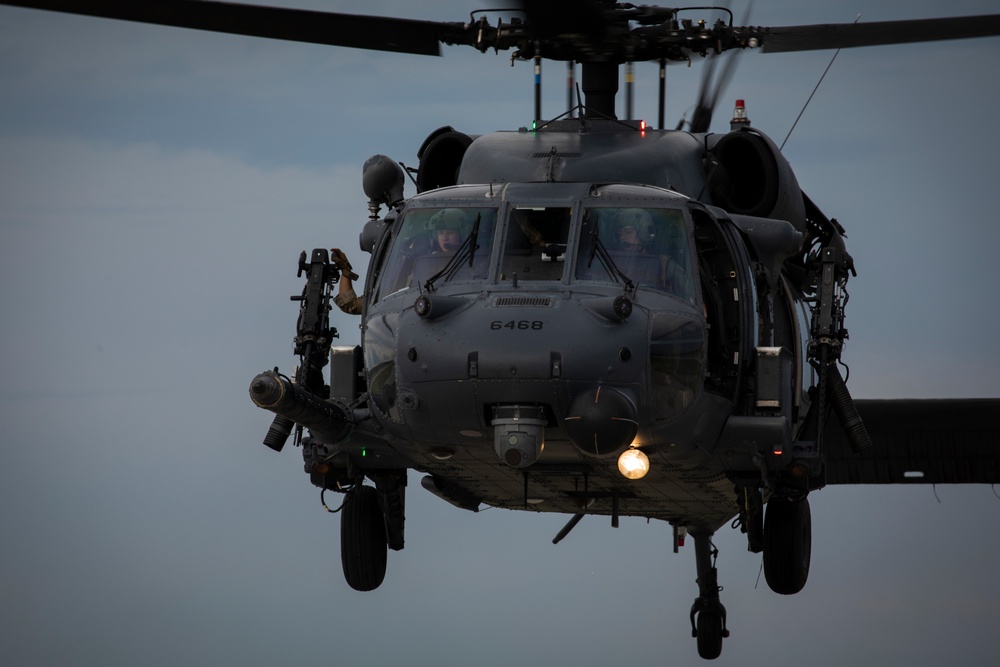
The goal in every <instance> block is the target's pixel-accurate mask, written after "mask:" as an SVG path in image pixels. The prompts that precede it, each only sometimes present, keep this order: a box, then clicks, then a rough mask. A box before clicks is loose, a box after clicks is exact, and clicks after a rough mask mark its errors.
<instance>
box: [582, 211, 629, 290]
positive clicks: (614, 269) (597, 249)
mask: <svg viewBox="0 0 1000 667" xmlns="http://www.w3.org/2000/svg"><path fill="white" fill-rule="evenodd" d="M595 255H596V256H597V259H599V260H600V261H601V266H602V267H604V270H605V271H607V272H608V275H609V276H611V277H612V278H614V279H615V281H616V282H617V281H618V280H619V278H620V279H621V281H622V282H624V283H625V289H626V290H627V291H634V290H635V283H633V282H632V279H631V278H629V277H628V276H626V275H625V272H624V271H622V270H621V269H620V268H619V267H618V265H617V264H615V260H614V259H612V257H611V253H610V252H608V248H607V246H605V245H604V241H602V240H601V237H600V236H599V235H598V233H597V220H594V221H593V222H592V223H591V229H590V257H588V258H587V268H588V269H589V268H590V266H591V265H592V264H593V263H594V256H595Z"/></svg>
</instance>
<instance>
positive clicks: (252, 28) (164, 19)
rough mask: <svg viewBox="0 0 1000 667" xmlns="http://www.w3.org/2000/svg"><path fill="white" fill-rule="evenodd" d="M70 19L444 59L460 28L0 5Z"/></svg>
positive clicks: (139, 3)
mask: <svg viewBox="0 0 1000 667" xmlns="http://www.w3.org/2000/svg"><path fill="white" fill-rule="evenodd" d="M0 4H3V5H13V6H16V7H28V8H31V9H46V10H50V11H55V12H64V13H68V14H82V15H84V16H97V17H101V18H110V19H121V20H124V21H135V22H138V23H153V24H156V25H166V26H173V27H178V28H193V29H196V30H209V31H212V32H222V33H229V34H234V35H249V36H251V37H266V38H269V39H283V40H289V41H293V42H306V43H311V44H327V45H331V46H348V47H353V48H357V49H370V50H375V51H395V52H398V53H414V54H418V55H428V56H438V55H441V49H440V43H441V42H442V41H446V42H450V41H453V40H456V41H457V38H458V36H459V35H461V34H463V32H464V30H463V24H461V23H438V22H434V21H417V20H411V19H396V18H385V17H381V16H363V15H357V14H336V13H332V12H317V11H310V10H305V9H287V8H280V7H264V6H260V5H247V4H239V3H233V2H216V1H214V0H0Z"/></svg>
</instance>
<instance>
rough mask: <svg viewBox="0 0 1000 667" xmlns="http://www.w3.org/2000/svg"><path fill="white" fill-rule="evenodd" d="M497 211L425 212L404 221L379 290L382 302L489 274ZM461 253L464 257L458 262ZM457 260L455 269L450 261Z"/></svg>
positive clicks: (411, 212)
mask: <svg viewBox="0 0 1000 667" xmlns="http://www.w3.org/2000/svg"><path fill="white" fill-rule="evenodd" d="M496 218H497V212H496V209H495V208H420V209H410V210H408V211H406V212H405V213H403V215H402V216H400V219H399V220H398V221H397V223H396V231H395V234H394V237H393V239H392V247H391V249H390V250H389V254H388V257H387V258H386V260H385V266H384V268H383V270H382V279H381V282H380V284H379V286H378V288H377V289H378V295H379V298H381V297H384V296H388V295H390V294H394V293H395V292H398V291H400V290H404V289H408V288H410V287H417V286H418V285H423V284H424V283H426V281H427V280H429V279H431V278H432V277H434V276H435V275H437V274H439V273H440V272H441V271H442V270H443V269H445V268H446V267H447V268H448V271H447V272H446V273H445V274H442V276H440V277H438V278H437V280H438V281H441V280H444V281H447V280H456V281H457V280H481V279H485V278H486V276H487V275H488V273H489V268H490V255H491V254H492V249H493V232H494V230H495V228H496ZM456 253H459V254H461V258H460V259H461V260H462V261H460V262H459V261H457V259H458V258H456V257H455V255H456ZM452 259H456V261H455V262H454V264H453V266H451V267H448V263H449V261H451V260H452Z"/></svg>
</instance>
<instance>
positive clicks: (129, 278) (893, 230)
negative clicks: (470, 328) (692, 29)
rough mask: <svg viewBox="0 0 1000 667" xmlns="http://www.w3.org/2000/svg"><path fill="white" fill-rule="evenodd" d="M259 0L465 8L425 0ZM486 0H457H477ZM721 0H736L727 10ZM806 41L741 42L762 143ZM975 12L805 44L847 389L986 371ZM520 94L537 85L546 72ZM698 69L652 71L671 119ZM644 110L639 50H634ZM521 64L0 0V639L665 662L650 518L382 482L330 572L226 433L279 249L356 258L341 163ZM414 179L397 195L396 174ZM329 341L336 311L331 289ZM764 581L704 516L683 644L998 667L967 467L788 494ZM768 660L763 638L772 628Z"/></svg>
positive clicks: (253, 453)
mask: <svg viewBox="0 0 1000 667" xmlns="http://www.w3.org/2000/svg"><path fill="white" fill-rule="evenodd" d="M274 4H287V5H291V6H300V7H310V8H328V9H331V10H335V11H344V12H351V13H364V14H379V15H387V16H404V17H407V18H426V19H433V20H463V19H464V18H465V17H466V16H467V15H468V11H469V10H470V9H473V8H474V7H475V6H474V5H471V4H468V3H467V2H461V1H459V0H449V1H447V2H437V3H433V6H431V7H429V8H427V9H425V10H421V11H419V12H418V10H417V5H416V4H414V3H406V2H402V1H401V0H368V1H367V2H361V1H350V2H322V1H320V0H313V1H311V2H310V1H309V0H296V1H294V2H287V3H278V2H276V3H274ZM487 4H489V3H487ZM996 10H997V5H996V2H995V1H994V2H988V1H983V0H953V1H952V2H950V3H947V4H944V5H942V3H934V2H925V1H923V0H921V1H918V2H913V1H904V0H892V1H889V0H877V1H876V0H853V1H852V2H847V1H845V0H831V1H828V2H825V3H822V6H820V7H815V8H814V7H812V6H810V7H809V8H805V7H803V6H802V3H798V2H793V1H792V0H758V1H757V2H756V3H755V6H754V9H753V15H752V17H751V22H752V23H754V24H759V25H797V24H807V23H825V22H850V21H853V20H854V18H855V16H856V15H857V14H858V13H859V12H860V13H861V16H862V18H861V20H862V21H878V20H889V19H897V18H928V17H934V16H938V15H941V14H944V13H949V14H953V15H972V14H982V13H988V12H991V11H996ZM742 11H743V7H742V3H741V4H738V5H737V6H736V13H737V15H738V16H739V15H740V14H741V13H742ZM831 56H832V53H829V52H817V53H808V54H790V55H782V54H769V55H764V54H756V53H752V54H747V55H746V57H745V58H743V59H742V60H741V62H740V68H739V71H738V73H737V76H736V79H735V81H734V83H733V84H732V86H731V87H730V88H729V92H728V93H727V95H726V97H725V98H724V99H725V100H726V102H725V103H724V104H723V105H722V106H723V108H722V109H721V110H720V112H719V113H718V114H717V116H716V122H715V129H717V130H719V131H723V130H725V129H727V127H728V124H727V116H728V113H729V107H730V105H731V100H734V99H735V98H736V97H741V98H744V99H746V101H747V108H748V112H749V115H750V118H751V119H752V121H753V122H754V124H755V125H756V126H758V127H759V128H761V129H763V130H764V131H765V132H767V133H769V134H770V135H771V136H772V137H774V138H775V139H776V141H778V142H779V143H780V142H781V140H782V139H784V137H785V135H786V133H787V132H788V129H789V128H790V127H791V125H792V122H793V121H794V119H795V117H796V115H797V114H798V112H799V110H800V109H801V107H802V105H803V103H804V102H805V100H806V98H807V97H808V96H809V93H810V91H811V90H812V88H813V86H814V85H815V83H816V81H817V79H818V78H819V76H820V74H821V73H822V71H823V69H824V68H825V67H826V64H827V62H828V61H829V58H830V57H831ZM998 65H1000V39H998V38H989V39H979V40H968V41H963V42H941V43H935V44H925V45H911V46H896V47H878V48H866V49H857V50H853V51H844V52H842V53H841V54H840V56H839V57H838V59H837V61H836V63H835V64H834V66H833V68H832V70H831V71H830V73H829V75H828V76H827V77H826V80H825V82H824V83H823V85H822V87H821V88H820V89H819V92H818V93H817V95H816V97H815V98H814V99H813V101H812V103H811V105H810V107H809V109H808V110H807V111H806V113H805V115H804V117H803V119H802V120H801V121H800V122H799V124H798V127H797V128H796V130H795V132H794V133H793V134H792V136H791V138H790V139H789V141H788V144H787V146H786V149H785V153H786V155H787V156H788V158H789V160H790V161H791V163H792V166H793V168H794V169H795V170H796V173H797V175H798V178H799V181H800V183H801V184H802V186H803V188H804V189H805V190H806V191H807V192H808V193H809V194H810V196H811V197H812V198H813V200H814V201H816V202H817V204H818V205H819V206H820V207H821V208H823V210H824V211H825V212H826V213H827V214H828V215H830V216H834V217H837V218H838V219H839V220H841V222H842V223H843V224H844V226H845V227H846V228H847V230H848V247H849V250H850V252H851V253H852V254H853V255H854V258H855V260H856V263H857V266H858V272H859V274H860V275H859V277H858V278H857V279H855V280H852V281H851V284H850V292H851V299H850V303H849V305H848V310H847V322H848V327H849V328H850V332H851V339H850V342H849V345H848V350H847V354H846V360H847V362H848V364H849V365H850V366H851V368H852V373H851V381H850V387H851V389H852V392H853V393H854V395H855V396H856V397H863V398H879V397H996V396H1000V353H998V352H997V350H996V347H995V337H996V332H997V330H998V325H1000V316H998V315H1000V306H998V305H997V304H998V300H997V297H996V295H995V294H994V290H995V286H996V285H998V284H1000V261H998V259H997V254H996V253H997V249H998V248H1000V225H998V223H997V212H996V208H997V203H996V202H997V197H996V192H997V182H998V176H1000V168H998V167H997V157H996V156H997V155H998V154H1000V134H998V133H997V131H996V124H997V109H1000V88H998V87H997V85H996V74H995V71H996V67H997V66H998ZM547 71H548V72H549V73H550V78H548V79H547V87H546V98H545V105H544V110H543V111H544V114H543V115H546V116H552V115H556V114H558V113H561V112H562V111H563V110H564V109H563V106H564V102H563V92H562V81H563V69H562V67H561V66H559V65H556V64H552V65H550V66H549V67H548V70H547ZM699 74H700V66H699V65H698V64H697V63H696V64H695V66H693V67H691V68H687V67H685V66H676V67H672V68H670V70H669V73H668V95H669V99H668V106H667V117H668V123H669V124H670V125H671V126H672V125H674V124H675V123H676V121H677V119H679V118H680V117H681V116H682V115H683V114H685V113H687V114H688V115H690V111H691V105H692V104H693V102H694V99H695V95H696V90H697V85H698V78H699ZM637 76H638V81H639V85H640V87H644V90H642V91H640V93H639V94H638V97H637V109H638V111H639V114H640V115H642V116H644V117H645V118H647V119H649V120H653V119H655V116H656V105H655V99H654V94H655V81H656V69H655V67H654V66H645V67H642V66H640V67H639V68H638V75H637ZM531 113H532V98H531V68H530V66H529V65H527V64H519V65H517V66H516V67H514V68H511V67H510V66H509V62H508V58H507V57H506V56H505V55H503V54H501V55H499V56H494V55H492V54H488V55H483V56H480V55H479V54H477V53H476V52H475V51H471V50H468V49H465V50H460V49H446V51H445V55H444V57H443V58H429V57H419V56H403V55H393V54H377V53H365V52H362V51H358V50H351V49H334V48H325V47H319V46H308V45H296V44H287V43H276V42H267V41H264V40H255V39H251V38H239V37H232V36H221V35H212V34H208V33H199V32H193V31H183V30H174V29H169V28H158V27H153V26H138V25H129V24H123V23H118V22H111V21H102V20H98V19H88V18H79V17H66V16H59V15H54V14H48V13H43V12H34V11H28V10H20V9H11V8H2V9H0V343H2V347H0V363H2V366H0V368H2V370H3V373H2V376H0V377H2V384H0V429H2V431H0V433H2V436H0V437H2V439H0V442H2V445H3V446H2V450H0V451H2V453H0V529H2V534H3V541H2V544H3V546H2V551H0V553H2V557H0V655H2V656H3V661H4V663H5V664H11V665H37V664H52V665H70V664H72V665H113V666H118V665H139V664H141V665H174V664H191V665H208V664H213V665H214V664H242V665H266V664H275V663H284V664H293V665H299V664H301V665H307V664H308V665H316V664H345V665H356V664H363V663H364V664H376V665H404V664H429V663H431V662H432V661H433V664H438V665H447V666H450V665H469V664H477V665H510V664H524V665H542V664H581V665H597V664H608V663H618V662H627V663H629V664H633V665H660V664H665V663H668V662H670V663H674V664H691V663H695V662H697V661H698V659H697V653H696V649H695V642H694V641H693V640H692V639H691V637H690V626H689V625H688V611H689V609H690V605H691V602H692V601H693V599H694V597H695V596H696V594H697V587H696V585H695V582H694V579H695V572H694V552H693V548H692V547H690V546H689V547H686V548H684V549H683V550H682V551H681V553H680V554H678V555H675V554H673V553H672V552H671V549H670V530H669V527H668V526H665V525H658V524H648V525H647V524H646V523H645V522H643V521H640V520H623V521H622V525H621V527H620V528H619V529H617V530H614V529H612V528H611V527H610V525H609V522H607V521H605V520H602V519H597V518H593V519H587V520H584V521H583V522H582V523H581V524H580V526H579V527H578V528H577V529H576V530H575V531H574V532H573V533H572V535H571V536H570V537H568V538H567V539H566V540H564V541H563V542H562V543H560V544H559V545H558V546H553V545H552V544H551V543H550V540H551V538H552V537H553V536H554V535H555V533H556V532H557V531H558V530H559V528H560V527H561V526H562V524H563V523H564V519H565V517H560V516H549V515H536V514H527V513H513V512H506V511H503V510H488V511H485V512H482V513H480V514H472V513H468V512H463V511H461V510H458V509H455V508H453V507H452V506H450V505H448V504H446V503H444V502H442V501H440V500H438V499H437V498H435V497H433V496H431V495H430V494H427V493H425V492H424V491H423V490H422V489H421V488H420V486H419V484H417V483H416V479H415V478H414V477H412V476H411V486H410V493H409V497H408V505H409V506H408V513H407V546H406V549H405V550H404V551H402V552H393V553H391V554H390V558H389V572H388V575H387V577H386V581H385V583H384V584H383V586H382V587H381V588H380V589H379V590H377V591H375V592H372V593H368V594H361V593H357V592H355V591H353V590H351V589H349V588H348V587H347V585H346V584H345V583H344V582H343V577H342V574H341V571H340V558H339V519H338V517H336V516H332V515H328V514H327V513H326V512H325V511H324V510H323V508H322V507H321V505H320V501H319V493H318V491H317V490H316V489H314V487H312V486H311V485H309V483H308V481H307V479H306V478H305V476H304V475H303V474H302V472H301V459H300V458H299V456H298V452H297V451H296V450H294V449H293V448H291V447H289V448H286V450H285V451H284V452H282V453H281V454H276V453H274V452H272V451H270V450H268V449H267V448H266V447H264V446H263V445H262V444H261V439H262V437H263V436H264V434H265V432H266V430H267V426H268V424H269V423H270V418H269V416H268V414H267V413H264V412H262V411H260V410H258V409H256V408H254V407H253V405H252V404H251V403H250V400H249V398H248V397H247V385H248V384H249V381H250V379H251V378H252V377H253V376H254V375H255V374H256V373H257V372H259V371H261V370H264V369H267V368H270V367H273V366H275V365H278V366H280V367H281V368H282V369H289V368H290V367H291V366H292V364H293V363H294V358H293V356H292V351H291V338H292V336H293V334H294V325H295V317H296V305H295V304H293V303H291V302H290V301H289V300H288V297H289V296H290V295H291V294H293V293H298V292H299V290H300V289H301V286H300V283H299V281H298V280H297V279H296V277H295V262H296V260H297V257H298V253H299V251H300V250H303V249H311V248H313V247H324V246H325V247H329V246H331V245H340V246H342V247H345V248H348V249H353V250H351V253H350V254H351V256H352V257H354V258H356V260H357V261H356V262H355V264H356V265H363V263H364V262H363V257H364V256H363V255H362V254H361V253H360V252H359V251H358V250H357V242H356V239H357V234H358V232H359V231H360V229H361V226H362V224H363V222H364V220H365V219H366V216H367V211H366V209H365V202H366V198H365V196H364V194H363V193H362V191H361V178H360V176H361V164H362V163H363V161H364V159H365V158H367V157H368V156H369V155H372V154H375V153H384V154H387V155H390V156H392V157H394V158H396V159H398V160H401V161H403V162H405V163H407V164H411V163H412V164H416V158H415V153H416V151H417V149H418V148H419V146H420V144H421V142H422V140H423V138H424V137H425V136H426V135H427V134H428V133H429V132H431V131H432V130H434V129H435V128H437V127H439V126H442V125H452V126H454V127H455V128H457V129H460V130H463V131H465V132H468V133H470V134H480V133H484V132H487V131H490V130H492V129H513V128H516V127H517V126H520V125H523V124H526V123H528V122H530V119H531ZM408 194H412V189H409V190H408ZM335 324H336V325H337V326H338V327H339V329H340V332H341V342H342V343H344V344H354V343H357V342H358V339H359V335H358V329H357V324H358V320H357V319H356V318H350V317H347V316H338V317H337V319H336V322H335ZM811 500H812V511H813V526H814V528H813V532H814V542H813V567H812V573H811V575H810V580H809V583H808V584H807V586H806V589H805V590H804V591H803V592H802V593H800V594H799V595H796V596H793V597H788V598H786V597H782V596H778V595H775V594H774V593H771V592H770V591H769V590H768V589H767V586H766V584H764V583H763V581H760V583H759V584H758V581H757V580H758V572H759V570H760V557H759V556H757V555H754V554H749V553H747V552H746V550H745V541H744V540H743V539H742V536H741V535H739V534H738V533H737V532H736V531H732V530H729V529H723V530H722V531H720V532H719V534H718V535H717V536H716V544H717V546H718V547H719V549H720V551H721V554H720V556H719V560H718V567H719V569H720V576H719V579H720V583H721V585H723V586H724V587H725V590H724V591H723V592H722V600H723V603H724V604H725V605H726V607H727V609H728V610H729V625H730V629H731V631H732V636H731V637H730V638H729V639H728V640H727V641H726V643H725V646H724V649H723V655H722V658H721V659H720V660H719V661H718V664H739V665H772V664H785V663H789V662H791V660H796V661H802V662H805V663H806V664H811V665H814V664H816V665H842V664H845V663H847V662H849V661H853V662H860V663H862V664H873V663H876V662H879V661H891V662H892V663H893V664H910V665H939V664H942V663H943V662H944V661H947V662H948V664H987V663H991V664H996V663H997V662H998V661H1000V643H998V642H997V639H996V634H995V632H996V627H995V626H996V619H997V618H998V617H1000V576H998V575H997V570H996V553H997V550H998V548H1000V530H998V528H1000V497H998V496H997V495H996V493H995V492H994V490H993V489H991V488H990V487H984V486H978V487H964V488H961V487H938V488H937V489H932V488H930V487H905V488H904V487H883V488H864V489H862V488H857V487H840V488H830V489H825V490H823V491H821V492H819V493H816V494H814V495H813V497H812V498H811ZM793 656H794V657H793Z"/></svg>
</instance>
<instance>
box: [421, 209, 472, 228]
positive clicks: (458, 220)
mask: <svg viewBox="0 0 1000 667" xmlns="http://www.w3.org/2000/svg"><path fill="white" fill-rule="evenodd" d="M467 223H468V216H467V215H466V214H465V211H463V210H462V209H460V208H443V209H441V210H440V211H438V212H437V213H435V214H434V215H432V216H431V219H430V221H428V223H427V227H428V228H429V229H430V230H431V231H433V232H437V231H440V230H442V229H457V230H459V231H461V230H463V229H464V228H465V226H466V224H467Z"/></svg>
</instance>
